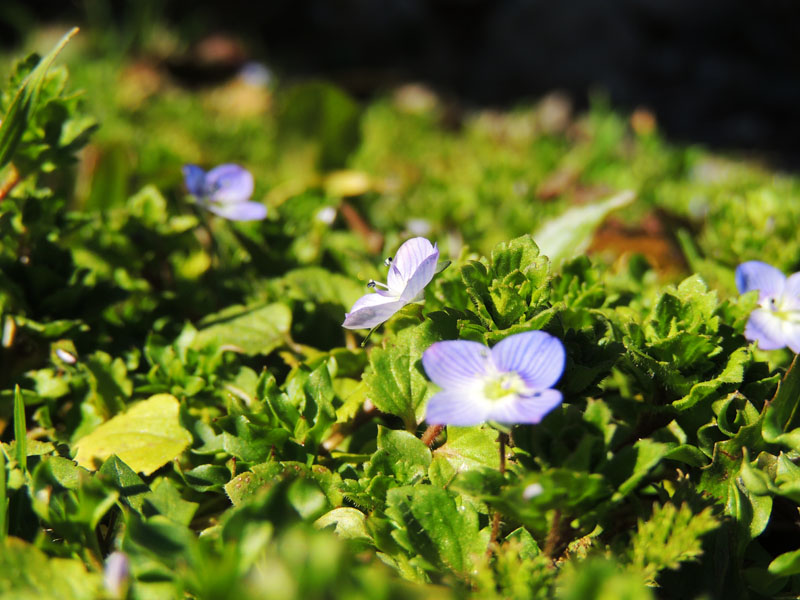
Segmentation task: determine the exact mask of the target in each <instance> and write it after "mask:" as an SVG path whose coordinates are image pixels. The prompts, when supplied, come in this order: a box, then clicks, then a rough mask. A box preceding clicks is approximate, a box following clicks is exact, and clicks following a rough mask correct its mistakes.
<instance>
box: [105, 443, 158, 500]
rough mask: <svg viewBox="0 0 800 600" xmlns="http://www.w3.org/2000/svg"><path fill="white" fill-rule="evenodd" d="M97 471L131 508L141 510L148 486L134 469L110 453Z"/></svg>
mask: <svg viewBox="0 0 800 600" xmlns="http://www.w3.org/2000/svg"><path fill="white" fill-rule="evenodd" d="M98 473H99V474H100V475H102V476H103V477H105V478H106V481H108V483H110V484H111V485H112V486H113V487H114V488H115V489H116V490H117V491H118V492H119V498H120V500H122V501H123V502H124V503H125V504H127V505H128V506H130V507H131V508H132V509H134V510H136V511H139V512H142V507H143V505H144V500H145V498H146V497H147V496H148V495H149V494H150V488H149V487H148V486H147V484H146V483H145V482H144V481H143V480H142V478H141V477H139V476H138V475H137V474H136V471H134V470H133V469H131V468H130V467H129V466H128V465H126V464H125V463H124V462H122V461H121V460H120V459H119V457H118V456H116V455H112V456H111V457H109V459H108V460H106V461H105V462H104V463H103V466H102V467H100V470H99V471H98Z"/></svg>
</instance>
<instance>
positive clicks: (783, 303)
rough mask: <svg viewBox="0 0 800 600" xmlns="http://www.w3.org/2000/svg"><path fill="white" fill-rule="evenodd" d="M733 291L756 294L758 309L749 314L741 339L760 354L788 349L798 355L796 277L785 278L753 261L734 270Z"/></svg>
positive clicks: (799, 287)
mask: <svg viewBox="0 0 800 600" xmlns="http://www.w3.org/2000/svg"><path fill="white" fill-rule="evenodd" d="M736 287H737V288H739V293H742V294H744V293H745V292H749V291H751V290H758V308H756V309H754V310H753V312H751V313H750V318H749V319H748V321H747V325H746V326H745V329H744V337H746V338H747V339H748V340H751V341H757V342H758V347H759V348H761V349H762V350H777V349H778V348H784V347H786V346H789V348H791V349H792V351H793V352H795V353H800V273H794V274H793V275H790V276H789V277H786V275H784V274H783V273H781V272H780V271H779V270H778V269H776V268H775V267H773V266H771V265H768V264H766V263H763V262H761V261H757V260H751V261H749V262H746V263H742V264H741V265H739V266H738V267H737V268H736Z"/></svg>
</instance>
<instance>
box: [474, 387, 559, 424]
mask: <svg viewBox="0 0 800 600" xmlns="http://www.w3.org/2000/svg"><path fill="white" fill-rule="evenodd" d="M507 398H508V399H507V400H506V399H501V400H498V401H497V402H495V403H494V404H492V405H491V409H490V411H489V420H490V421H497V422H498V423H507V424H513V423H538V422H539V421H541V420H542V419H543V418H544V416H545V415H546V414H547V413H549V412H550V411H551V410H553V409H554V408H555V407H556V406H558V405H559V404H561V400H562V397H561V392H559V391H558V390H542V391H541V392H538V393H536V394H534V395H532V396H508V397H507Z"/></svg>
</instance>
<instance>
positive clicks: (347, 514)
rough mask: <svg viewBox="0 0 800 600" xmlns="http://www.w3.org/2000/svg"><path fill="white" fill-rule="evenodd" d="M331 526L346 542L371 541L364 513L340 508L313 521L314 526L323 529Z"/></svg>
mask: <svg viewBox="0 0 800 600" xmlns="http://www.w3.org/2000/svg"><path fill="white" fill-rule="evenodd" d="M331 525H333V527H334V528H333V530H334V531H335V532H336V533H337V534H338V535H340V536H341V537H343V538H345V539H348V540H356V541H367V542H370V541H372V536H371V535H370V534H369V532H368V531H367V526H366V517H365V516H364V513H362V512H361V511H360V510H357V509H355V508H350V507H348V506H342V507H339V508H334V509H333V510H332V511H329V512H327V513H325V514H324V515H322V516H321V517H320V518H319V519H317V520H316V521H314V526H315V527H319V528H320V529H325V528H326V527H330V526H331Z"/></svg>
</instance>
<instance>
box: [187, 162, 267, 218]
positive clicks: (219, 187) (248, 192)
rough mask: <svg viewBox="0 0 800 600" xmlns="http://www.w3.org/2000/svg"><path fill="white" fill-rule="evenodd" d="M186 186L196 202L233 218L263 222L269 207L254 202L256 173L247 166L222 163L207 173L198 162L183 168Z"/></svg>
mask: <svg viewBox="0 0 800 600" xmlns="http://www.w3.org/2000/svg"><path fill="white" fill-rule="evenodd" d="M183 180H184V183H185V184H186V189H187V190H188V191H189V193H190V194H191V195H192V196H194V197H195V198H196V199H197V203H198V204H199V205H200V206H202V207H204V208H206V209H208V210H210V211H211V212H213V213H214V214H215V215H219V216H220V217H223V218H225V219H229V220H231V221H260V220H261V219H263V218H264V217H266V216H267V207H266V206H264V205H263V204H261V203H260V202H252V201H251V200H250V197H251V196H252V195H253V176H252V175H251V174H250V171H248V170H247V169H245V168H244V167H240V166H239V165H234V164H225V165H220V166H218V167H215V168H213V169H211V170H210V171H209V172H208V173H206V172H205V171H204V170H203V169H201V168H200V167H198V166H197V165H185V166H184V167H183Z"/></svg>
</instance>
